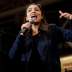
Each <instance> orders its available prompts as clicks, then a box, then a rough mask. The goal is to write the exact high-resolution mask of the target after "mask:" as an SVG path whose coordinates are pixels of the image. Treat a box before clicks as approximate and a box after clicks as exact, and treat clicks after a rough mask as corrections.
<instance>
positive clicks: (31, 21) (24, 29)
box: [20, 16, 36, 35]
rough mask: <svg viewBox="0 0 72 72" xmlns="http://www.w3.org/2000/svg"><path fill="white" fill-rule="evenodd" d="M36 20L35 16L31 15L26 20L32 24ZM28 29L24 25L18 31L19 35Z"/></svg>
mask: <svg viewBox="0 0 72 72" xmlns="http://www.w3.org/2000/svg"><path fill="white" fill-rule="evenodd" d="M35 20H36V16H32V17H31V18H29V20H28V22H29V23H30V24H31V25H32V24H34V23H35ZM27 31H28V29H27V28H26V27H23V28H22V29H21V31H20V35H24V33H26V32H27Z"/></svg>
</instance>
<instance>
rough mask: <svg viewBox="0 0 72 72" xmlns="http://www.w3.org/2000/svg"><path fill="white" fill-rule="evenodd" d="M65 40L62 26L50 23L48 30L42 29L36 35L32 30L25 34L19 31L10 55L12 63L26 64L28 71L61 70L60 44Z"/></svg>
mask: <svg viewBox="0 0 72 72" xmlns="http://www.w3.org/2000/svg"><path fill="white" fill-rule="evenodd" d="M63 42H64V38H63V32H62V31H61V30H60V28H58V27H57V26H56V25H50V26H49V30H48V32H45V31H43V30H40V33H39V34H38V35H36V36H34V37H32V36H31V33H30V32H29V33H28V34H26V35H23V36H21V35H20V33H19V34H18V36H17V37H16V40H15V42H14V44H13V46H12V48H11V49H10V50H9V54H8V56H9V58H10V60H11V64H17V65H24V66H25V71H28V72H29V71H40V72H41V71H44V72H60V61H59V56H60V55H59V50H60V47H59V45H62V44H63ZM61 47H62V46H61ZM23 70H24V69H23Z"/></svg>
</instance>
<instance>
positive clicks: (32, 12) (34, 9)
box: [26, 5, 42, 22]
mask: <svg viewBox="0 0 72 72" xmlns="http://www.w3.org/2000/svg"><path fill="white" fill-rule="evenodd" d="M26 15H27V16H26V20H27V21H29V20H30V19H31V18H32V17H33V18H34V22H41V19H42V12H41V10H40V8H39V7H38V6H37V5H30V6H29V7H28V8H27V11H26Z"/></svg>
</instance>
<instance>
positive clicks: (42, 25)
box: [24, 3, 48, 31]
mask: <svg viewBox="0 0 72 72" xmlns="http://www.w3.org/2000/svg"><path fill="white" fill-rule="evenodd" d="M30 5H37V6H38V7H39V8H40V10H41V12H42V16H43V19H42V20H41V24H40V29H41V30H44V31H48V23H47V21H46V18H45V16H44V10H43V7H42V5H41V4H38V3H31V4H28V5H26V8H25V9H26V10H27V8H28V7H29V6H30ZM25 15H26V11H25ZM25 21H26V20H25V18H24V22H25Z"/></svg>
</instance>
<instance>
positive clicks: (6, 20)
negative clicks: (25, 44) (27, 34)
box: [0, 0, 72, 60]
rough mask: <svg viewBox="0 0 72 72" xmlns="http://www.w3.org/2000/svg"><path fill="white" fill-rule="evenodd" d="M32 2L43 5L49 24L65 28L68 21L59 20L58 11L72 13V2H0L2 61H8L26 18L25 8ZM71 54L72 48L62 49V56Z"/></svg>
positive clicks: (64, 0)
mask: <svg viewBox="0 0 72 72" xmlns="http://www.w3.org/2000/svg"><path fill="white" fill-rule="evenodd" d="M32 2H37V3H41V4H42V5H43V9H44V11H45V12H44V14H45V16H46V20H47V21H48V23H55V24H57V25H58V26H63V25H64V24H65V22H66V21H67V20H66V19H63V18H62V19H60V18H59V12H58V11H59V10H62V11H63V12H69V13H71V12H72V2H71V0H0V55H1V58H2V60H4V59H3V58H5V59H6V54H7V52H8V50H9V48H10V47H11V46H12V43H13V41H14V40H15V38H16V35H17V34H18V32H19V30H20V26H21V24H22V22H23V17H24V16H25V6H26V5H27V4H29V3H32ZM70 27H71V25H69V24H68V25H67V26H66V28H70ZM71 54H72V48H69V47H67V46H66V48H64V49H62V52H61V56H65V55H71Z"/></svg>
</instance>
